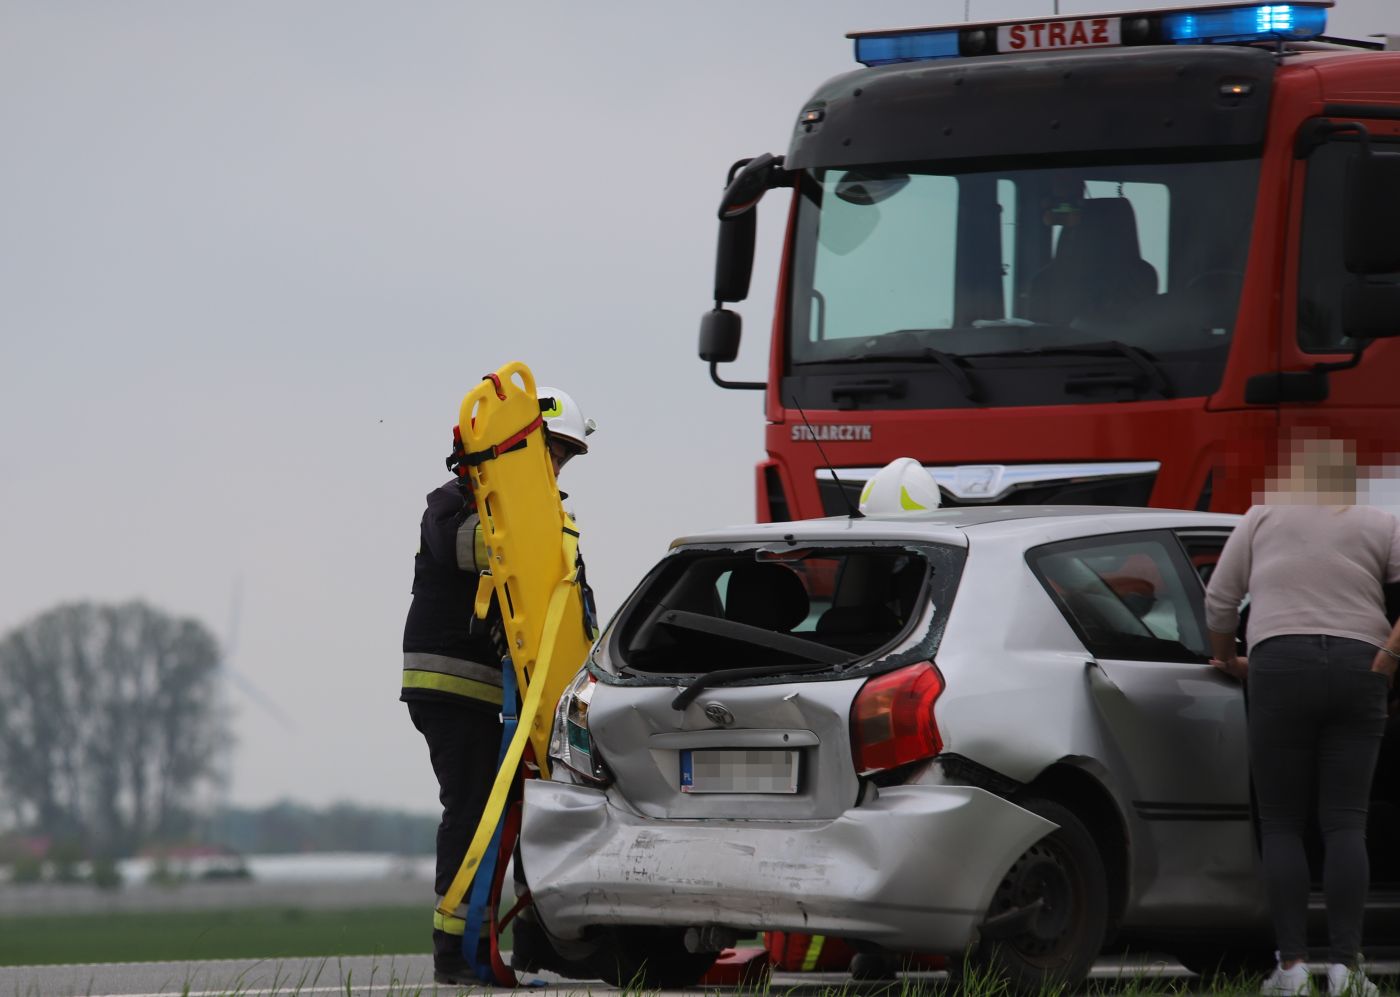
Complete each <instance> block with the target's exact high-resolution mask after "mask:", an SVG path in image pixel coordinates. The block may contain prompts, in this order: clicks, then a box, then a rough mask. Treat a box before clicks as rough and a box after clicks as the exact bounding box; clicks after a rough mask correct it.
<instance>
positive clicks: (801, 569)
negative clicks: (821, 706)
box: [611, 544, 963, 675]
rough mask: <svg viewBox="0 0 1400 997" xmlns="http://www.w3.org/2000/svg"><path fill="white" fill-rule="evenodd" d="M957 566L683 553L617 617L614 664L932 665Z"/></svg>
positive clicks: (670, 669)
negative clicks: (898, 653) (905, 652)
mask: <svg viewBox="0 0 1400 997" xmlns="http://www.w3.org/2000/svg"><path fill="white" fill-rule="evenodd" d="M962 556H963V552H962V551H961V550H960V549H957V548H952V547H942V546H937V547H935V546H932V545H930V546H918V547H915V546H906V545H893V544H884V545H869V544H866V545H842V546H836V545H822V546H814V547H792V546H788V545H786V544H785V545H782V546H781V547H777V548H772V547H764V548H748V549H735V548H733V547H727V548H723V549H714V548H709V549H696V548H689V549H682V550H680V551H677V552H676V553H674V554H672V555H671V556H670V557H668V558H667V559H666V560H664V561H663V562H662V563H661V564H660V565H658V566H657V568H656V569H655V570H653V572H652V574H651V575H650V576H649V577H648V578H647V579H646V581H644V582H643V583H642V585H641V586H640V587H639V588H638V590H637V592H636V593H635V594H634V596H633V598H632V600H631V602H630V603H629V605H628V606H627V608H626V611H625V612H624V613H623V615H622V616H621V617H620V618H619V626H618V631H617V636H616V638H615V639H614V640H613V641H612V643H611V650H612V657H613V663H614V664H615V665H620V666H622V667H623V668H625V669H626V670H627V671H629V672H632V673H634V674H635V673H651V674H667V675H696V674H705V673H708V672H712V671H718V670H721V669H724V670H728V669H734V668H772V667H777V668H780V669H781V668H783V667H786V666H791V667H792V668H793V670H794V671H812V670H818V671H820V670H822V668H829V669H842V668H844V667H845V666H847V665H850V664H853V663H856V662H859V661H861V660H868V659H872V658H875V657H878V656H879V655H880V654H888V653H890V652H891V651H895V650H900V649H901V648H903V647H904V646H906V645H913V646H915V647H917V649H918V651H919V652H920V653H922V654H925V655H931V654H932V653H933V650H934V649H935V648H936V642H937V637H938V636H939V635H941V633H942V629H943V621H944V619H946V616H947V611H948V607H949V605H950V604H951V602H952V594H953V590H954V587H955V586H956V580H957V573H958V569H959V568H960V566H961V563H962ZM916 626H917V627H918V630H917V631H916V630H915V627H916ZM930 641H932V644H930ZM814 666H815V668H814Z"/></svg>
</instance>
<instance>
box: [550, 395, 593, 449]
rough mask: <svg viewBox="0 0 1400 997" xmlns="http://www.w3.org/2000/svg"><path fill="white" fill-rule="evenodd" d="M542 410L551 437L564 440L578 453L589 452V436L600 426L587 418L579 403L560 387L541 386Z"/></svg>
mask: <svg viewBox="0 0 1400 997" xmlns="http://www.w3.org/2000/svg"><path fill="white" fill-rule="evenodd" d="M535 394H536V396H538V397H539V400H540V412H541V414H543V416H544V424H545V426H546V427H547V428H548V429H549V436H550V439H555V440H563V441H564V442H565V443H566V444H568V445H569V446H571V447H573V448H574V450H576V451H577V452H578V453H588V439H587V438H588V437H589V436H591V435H593V431H594V430H596V429H597V428H598V425H597V423H595V422H594V421H593V420H592V419H585V418H584V417H583V413H582V412H580V411H579V407H578V403H577V402H575V401H574V400H573V398H572V397H571V396H570V395H569V394H568V392H565V391H560V390H559V389H558V388H546V387H539V388H537V389H536V390H535Z"/></svg>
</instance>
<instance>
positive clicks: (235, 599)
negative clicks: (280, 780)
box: [223, 575, 297, 731]
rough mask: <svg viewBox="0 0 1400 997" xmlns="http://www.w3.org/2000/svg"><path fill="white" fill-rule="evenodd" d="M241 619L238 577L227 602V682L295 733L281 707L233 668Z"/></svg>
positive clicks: (241, 589) (291, 722)
mask: <svg viewBox="0 0 1400 997" xmlns="http://www.w3.org/2000/svg"><path fill="white" fill-rule="evenodd" d="M242 619H243V576H242V575H238V576H236V577H235V578H234V580H233V596H232V598H231V599H230V602H229V614H228V630H227V631H226V632H225V634H224V648H223V650H224V655H223V667H224V671H225V673H227V675H228V678H229V681H231V682H232V683H233V684H234V685H235V686H237V687H238V689H239V691H240V692H242V693H243V695H245V696H247V697H248V698H249V699H251V700H252V701H253V702H254V703H255V704H256V705H257V706H259V707H261V708H262V710H263V712H265V713H267V714H269V715H270V716H271V717H272V718H273V719H274V720H276V721H277V722H278V723H279V724H281V725H282V728H283V729H284V730H288V731H295V730H296V729H297V725H296V721H295V720H293V719H292V718H291V716H289V715H288V714H287V712H286V711H285V710H283V709H282V707H280V706H278V705H277V701H276V700H275V699H273V698H272V697H271V696H269V695H268V694H267V693H265V692H263V690H262V689H260V688H258V685H257V683H255V682H254V681H253V680H252V679H250V678H249V677H248V676H246V675H244V674H243V673H242V672H240V671H239V670H238V669H236V668H234V667H233V655H234V652H235V651H236V650H237V649H238V631H239V626H240V624H241V623H242Z"/></svg>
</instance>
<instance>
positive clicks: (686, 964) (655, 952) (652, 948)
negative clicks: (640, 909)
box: [592, 925, 719, 990]
mask: <svg viewBox="0 0 1400 997" xmlns="http://www.w3.org/2000/svg"><path fill="white" fill-rule="evenodd" d="M598 941H599V943H600V947H599V949H598V952H597V954H596V955H594V956H593V959H592V964H593V971H594V972H595V973H596V974H597V976H598V978H599V979H601V980H603V981H604V982H606V983H611V984H612V985H613V986H615V987H621V988H624V989H641V990H675V989H679V988H681V987H689V986H693V985H694V984H696V983H698V982H699V980H700V977H702V976H704V975H705V972H706V970H708V969H709V968H710V967H711V966H713V965H714V963H715V959H716V958H718V956H719V953H718V952H691V951H690V950H689V949H687V948H686V947H685V929H684V928H659V927H646V926H640V925H639V926H635V927H633V926H628V927H621V928H609V929H607V930H606V931H604V932H603V933H602V934H601V935H599V937H598Z"/></svg>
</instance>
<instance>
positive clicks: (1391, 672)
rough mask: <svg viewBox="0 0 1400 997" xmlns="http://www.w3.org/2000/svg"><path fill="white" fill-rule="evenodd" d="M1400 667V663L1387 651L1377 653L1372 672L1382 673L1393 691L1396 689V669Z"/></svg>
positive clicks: (1373, 659)
mask: <svg viewBox="0 0 1400 997" xmlns="http://www.w3.org/2000/svg"><path fill="white" fill-rule="evenodd" d="M1397 667H1400V661H1396V660H1395V658H1394V657H1392V656H1391V655H1390V654H1388V653H1387V652H1385V651H1377V652H1376V656H1375V657H1374V658H1372V659H1371V671H1373V672H1380V673H1381V674H1382V675H1384V676H1385V682H1386V685H1388V686H1390V687H1391V688H1392V689H1393V688H1394V687H1395V669H1396V668H1397Z"/></svg>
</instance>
